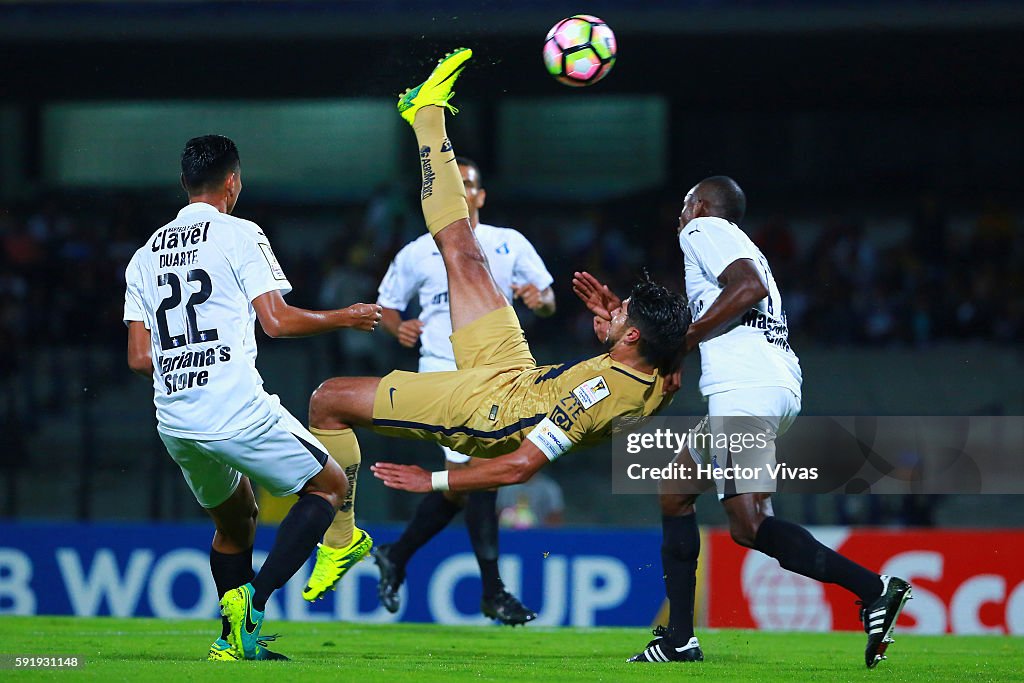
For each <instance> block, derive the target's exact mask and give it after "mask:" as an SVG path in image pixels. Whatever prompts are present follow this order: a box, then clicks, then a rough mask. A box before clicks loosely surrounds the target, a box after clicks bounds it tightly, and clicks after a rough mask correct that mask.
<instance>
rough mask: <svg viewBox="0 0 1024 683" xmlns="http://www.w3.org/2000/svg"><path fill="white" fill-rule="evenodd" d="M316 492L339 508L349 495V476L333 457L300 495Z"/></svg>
mask: <svg viewBox="0 0 1024 683" xmlns="http://www.w3.org/2000/svg"><path fill="white" fill-rule="evenodd" d="M309 493H313V494H316V495H318V496H320V497H321V498H323V499H324V500H326V501H327V502H328V503H330V504H331V505H333V506H334V509H335V510H337V509H338V508H340V507H341V506H342V503H344V502H345V498H346V496H348V477H346V476H345V471H344V470H342V469H341V466H340V465H338V463H337V462H335V460H334V459H333V458H328V459H327V462H326V463H325V464H324V468H323V469H322V470H320V474H318V475H316V476H315V477H313V478H312V479H310V480H309V481H308V482H307V483H306V486H305V487H303V489H302V492H301V493H300V495H306V494H309Z"/></svg>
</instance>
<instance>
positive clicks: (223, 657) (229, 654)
mask: <svg viewBox="0 0 1024 683" xmlns="http://www.w3.org/2000/svg"><path fill="white" fill-rule="evenodd" d="M241 658H242V655H240V654H238V651H237V650H235V648H233V647H231V643H229V642H228V641H226V640H224V639H223V638H218V639H217V640H215V641H213V645H211V646H210V654H209V655H208V656H207V657H206V659H207V661H210V662H237V661H238V660H240V659H241Z"/></svg>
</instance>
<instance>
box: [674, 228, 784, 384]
mask: <svg viewBox="0 0 1024 683" xmlns="http://www.w3.org/2000/svg"><path fill="white" fill-rule="evenodd" d="M679 247H680V248H681V249H682V251H683V261H684V264H685V276H686V297H687V299H688V300H689V306H690V313H691V314H692V315H693V319H694V320H698V319H699V318H700V317H701V315H703V314H704V313H705V312H706V311H707V310H708V309H709V308H710V307H711V304H713V303H714V302H715V300H716V299H717V298H718V296H719V294H721V292H722V285H720V284H719V283H718V276H719V275H721V274H722V271H723V270H725V269H726V268H727V267H728V266H729V265H730V264H731V263H732V262H733V261H736V260H737V259H750V260H751V261H753V263H754V267H755V268H757V270H758V272H759V273H760V275H761V279H762V280H763V281H764V283H765V285H766V286H767V288H768V296H767V297H765V298H764V299H762V300H761V301H760V302H758V303H757V305H756V306H755V307H754V308H752V309H751V310H750V311H748V312H747V313H746V314H745V315H743V317H742V318H740V320H738V321H737V322H736V323H734V324H732V325H730V326H729V327H727V328H725V329H723V330H721V331H719V332H718V333H717V334H715V335H714V336H712V337H709V338H707V339H705V340H704V341H702V342H701V343H700V365H701V373H700V391H701V393H702V394H703V395H705V396H709V395H711V394H716V393H719V392H722V391H730V390H733V389H741V388H746V387H785V388H786V389H789V390H790V391H792V392H793V393H794V394H796V395H797V396H800V383H801V379H802V374H801V371H800V361H799V360H798V359H797V357H796V354H795V353H793V350H792V349H791V348H790V346H789V328H788V326H787V323H786V314H785V312H784V310H783V308H782V297H781V296H780V294H779V288H778V286H777V285H776V284H775V278H774V276H773V275H772V271H771V268H770V267H769V265H768V260H767V259H766V258H765V257H764V255H763V254H762V253H761V250H760V249H758V248H757V245H755V244H754V243H753V242H752V241H751V240H750V238H749V237H747V235H746V233H744V232H743V231H742V230H740V229H739V227H737V226H736V225H735V224H733V223H730V222H729V221H726V220H724V219H721V218H714V217H704V218H695V219H694V220H692V221H690V222H689V223H688V224H687V225H686V227H685V228H684V229H683V231H682V232H681V233H679Z"/></svg>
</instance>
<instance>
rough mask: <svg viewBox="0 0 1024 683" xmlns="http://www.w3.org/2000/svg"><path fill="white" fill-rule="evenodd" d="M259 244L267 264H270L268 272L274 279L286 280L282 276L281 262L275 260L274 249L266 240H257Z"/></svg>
mask: <svg viewBox="0 0 1024 683" xmlns="http://www.w3.org/2000/svg"><path fill="white" fill-rule="evenodd" d="M256 244H258V245H260V251H262V252H263V256H264V258H266V259H267V264H268V265H269V266H270V272H271V274H272V275H273V276H274V279H275V280H287V279H288V278H286V277H285V276H284V270H282V269H281V264H280V263H278V262H277V257H276V256H274V250H273V249H271V248H270V245H269V244H267V243H266V242H257V243H256Z"/></svg>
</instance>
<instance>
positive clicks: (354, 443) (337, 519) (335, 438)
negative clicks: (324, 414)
mask: <svg viewBox="0 0 1024 683" xmlns="http://www.w3.org/2000/svg"><path fill="white" fill-rule="evenodd" d="M309 431H310V432H311V433H312V434H313V436H315V437H316V438H317V439H318V440H319V441H320V443H322V444H323V445H324V448H326V449H327V452H328V453H330V454H331V457H332V458H334V461H335V462H337V463H338V464H339V465H341V469H343V470H344V471H345V476H346V477H347V478H348V495H347V496H345V502H344V503H342V505H341V508H340V509H339V510H338V512H337V513H336V514H335V515H334V521H333V522H331V526H330V527H329V528H328V529H327V533H325V534H324V545H327V546H330V547H332V548H344V547H345V546H347V545H348V544H349V543H351V542H352V530H353V529H354V528H355V525H356V480H357V479H358V477H359V463H360V461H361V460H362V457H361V455H360V453H359V440H358V439H356V434H355V432H353V431H352V430H351V429H317V428H315V427H310V428H309Z"/></svg>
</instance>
